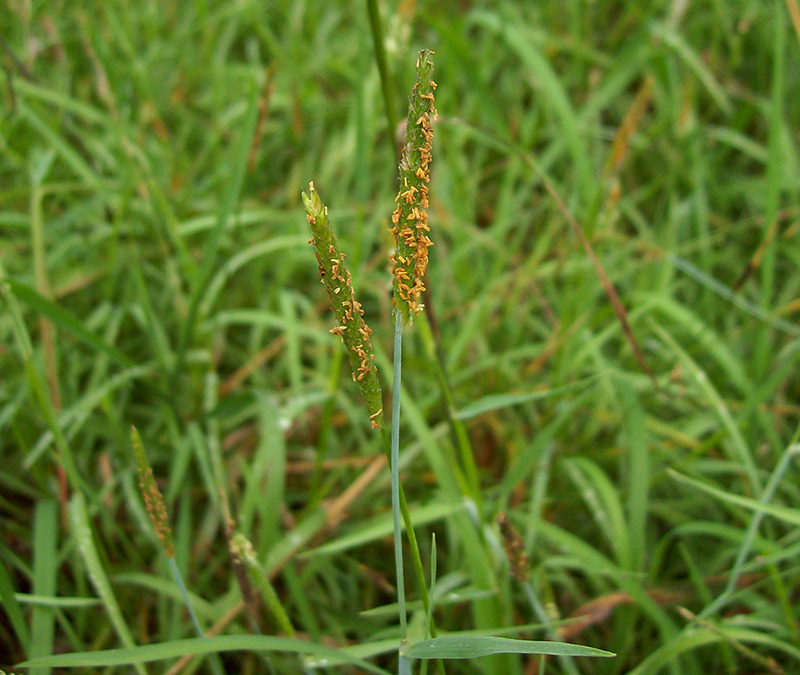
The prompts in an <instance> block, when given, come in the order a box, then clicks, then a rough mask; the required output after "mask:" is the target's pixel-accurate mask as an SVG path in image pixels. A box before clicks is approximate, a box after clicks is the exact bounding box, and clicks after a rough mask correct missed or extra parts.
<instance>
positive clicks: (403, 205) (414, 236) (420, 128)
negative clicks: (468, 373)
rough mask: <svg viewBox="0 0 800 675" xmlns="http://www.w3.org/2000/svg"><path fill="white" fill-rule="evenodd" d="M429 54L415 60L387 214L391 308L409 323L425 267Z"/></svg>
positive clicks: (430, 134) (430, 92) (429, 142)
mask: <svg viewBox="0 0 800 675" xmlns="http://www.w3.org/2000/svg"><path fill="white" fill-rule="evenodd" d="M431 54H433V52H432V51H430V50H428V49H423V50H422V51H421V52H420V53H419V57H418V58H417V79H416V83H415V84H414V89H413V90H412V92H411V100H410V102H409V105H408V121H407V123H406V138H405V143H404V145H403V156H402V157H401V159H400V190H399V192H398V195H397V197H396V198H395V201H396V202H397V207H396V208H395V210H394V213H393V214H392V228H391V230H390V231H391V233H392V234H393V235H394V240H395V250H394V254H393V255H392V256H391V261H392V274H393V275H394V306H395V308H396V310H397V311H399V312H402V315H403V319H404V320H405V321H408V320H409V318H410V317H411V315H413V314H416V313H417V312H419V311H420V310H421V309H422V307H423V305H422V303H421V302H420V297H421V295H422V292H423V291H424V290H425V284H424V281H423V280H424V277H425V269H426V268H427V266H428V247H429V246H431V245H432V244H433V242H431V240H430V239H429V238H428V232H429V231H430V228H429V227H428V182H429V181H430V164H431V147H432V141H433V126H432V124H431V122H432V120H435V119H436V108H435V107H434V102H433V92H434V90H435V89H436V82H434V81H433V77H432V76H433V62H432V61H431V60H430V58H429V57H430V56H431Z"/></svg>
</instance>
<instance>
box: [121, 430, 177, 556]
mask: <svg viewBox="0 0 800 675" xmlns="http://www.w3.org/2000/svg"><path fill="white" fill-rule="evenodd" d="M131 445H132V446H133V455H134V457H135V458H136V468H137V469H138V471H139V489H140V490H141V492H142V497H143V498H144V505H145V508H146V509H147V513H148V515H149V516H150V520H151V521H152V522H153V527H154V528H155V530H156V534H157V535H158V538H159V539H160V540H161V544H162V545H163V546H164V551H165V552H166V554H167V557H168V558H174V557H175V547H174V546H173V545H172V530H170V527H169V519H168V517H167V507H166V505H165V504H164V497H162V496H161V490H159V489H158V485H156V479H155V477H154V476H153V469H151V468H150V463H149V462H148V461H147V455H146V454H145V452H144V446H143V445H142V439H141V437H140V436H139V432H138V431H136V427H133V426H132V427H131Z"/></svg>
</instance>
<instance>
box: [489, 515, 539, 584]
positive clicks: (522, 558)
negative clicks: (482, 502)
mask: <svg viewBox="0 0 800 675" xmlns="http://www.w3.org/2000/svg"><path fill="white" fill-rule="evenodd" d="M497 524H498V525H499V526H500V536H501V537H502V538H503V548H505V550H506V556H507V557H508V564H509V567H510V571H511V576H512V577H514V578H515V579H516V580H517V581H521V582H525V581H528V579H530V576H531V571H530V566H531V563H530V560H529V558H528V554H527V553H525V542H524V541H522V537H521V536H520V534H519V532H517V528H515V527H514V525H513V524H512V523H511V521H510V520H509V519H508V516H507V515H506V514H505V513H503V512H502V511H501V512H500V513H498V514H497Z"/></svg>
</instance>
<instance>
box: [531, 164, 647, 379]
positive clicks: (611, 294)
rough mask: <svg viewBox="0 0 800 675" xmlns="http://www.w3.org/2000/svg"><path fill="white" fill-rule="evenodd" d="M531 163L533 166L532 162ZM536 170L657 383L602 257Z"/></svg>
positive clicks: (641, 364) (644, 367) (640, 359)
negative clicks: (590, 262) (599, 256)
mask: <svg viewBox="0 0 800 675" xmlns="http://www.w3.org/2000/svg"><path fill="white" fill-rule="evenodd" d="M529 162H530V160H529ZM530 165H531V166H533V165H532V164H530ZM533 168H534V171H536V168H535V167H533ZM536 172H537V173H538V174H539V176H540V178H541V179H542V184H543V185H544V189H545V190H547V193H548V194H549V195H550V197H552V199H553V201H554V202H555V204H556V207H557V208H558V210H559V211H561V214H562V215H563V216H564V218H566V219H567V222H568V223H569V225H570V227H571V228H572V231H573V232H574V233H575V236H576V237H578V241H580V243H581V246H583V250H584V251H586V255H588V256H589V259H590V260H591V261H592V265H593V266H594V270H595V272H596V273H597V276H598V277H600V283H601V284H602V285H603V290H605V292H606V295H607V296H608V299H609V300H610V301H611V306H612V307H613V308H614V314H616V315H617V320H618V321H619V323H620V326H622V332H623V333H624V335H625V339H626V340H627V341H628V343H629V344H630V346H631V349H632V350H633V355H634V357H635V358H636V361H637V363H638V364H639V367H640V368H641V369H642V371H644V372H645V373H646V374H647V375H648V376H649V377H650V379H652V380H653V382H654V383H656V378H655V375H653V371H652V370H650V367H649V366H648V365H647V361H645V358H644V354H643V353H642V350H641V349H640V347H639V343H638V342H637V341H636V337H635V336H634V334H633V329H632V328H631V324H630V321H628V311H627V310H626V309H625V305H623V304H622V301H621V300H620V299H619V294H618V293H617V289H616V288H614V284H613V283H612V282H611V279H610V278H609V276H608V274H606V271H605V269H604V268H603V265H602V263H601V262H600V259H599V258H598V257H597V254H595V252H594V249H593V248H592V245H591V244H590V243H589V240H588V239H587V238H586V235H585V234H584V233H583V228H582V227H581V226H580V224H579V223H578V221H577V220H575V218H574V217H573V215H572V213H571V212H570V210H569V208H567V205H566V204H565V203H564V200H563V199H561V195H559V194H558V191H557V190H556V189H555V187H554V186H553V184H552V183H551V182H550V180H549V179H548V178H547V176H545V175H544V174H543V173H541V172H539V171H536ZM656 384H657V383H656Z"/></svg>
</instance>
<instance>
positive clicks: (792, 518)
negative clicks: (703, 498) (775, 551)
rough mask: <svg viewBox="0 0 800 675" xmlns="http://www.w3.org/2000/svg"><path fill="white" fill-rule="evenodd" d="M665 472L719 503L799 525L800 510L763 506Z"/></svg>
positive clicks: (682, 476) (751, 500)
mask: <svg viewBox="0 0 800 675" xmlns="http://www.w3.org/2000/svg"><path fill="white" fill-rule="evenodd" d="M667 472H668V473H669V475H670V476H672V477H673V478H674V479H675V480H677V481H679V482H681V483H684V484H685V485H690V486H691V487H694V488H697V489H698V490H700V491H702V492H705V493H706V494H710V495H712V496H713V497H716V498H717V499H719V500H720V501H723V502H727V503H728V504H735V505H736V506H741V507H743V508H745V509H749V510H750V511H755V512H757V513H766V514H767V515H770V516H774V517H775V518H778V519H779V520H783V521H785V522H787V523H791V524H792V525H800V509H791V508H789V507H787V506H780V505H779V504H765V503H761V502H759V501H758V500H756V499H751V498H749V497H742V496H741V495H734V494H731V493H730V492H725V491H724V490H720V489H719V488H716V487H713V486H712V485H706V484H705V483H701V482H700V481H699V480H695V479H694V478H689V476H684V475H683V474H681V473H678V472H677V471H675V470H674V469H667Z"/></svg>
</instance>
